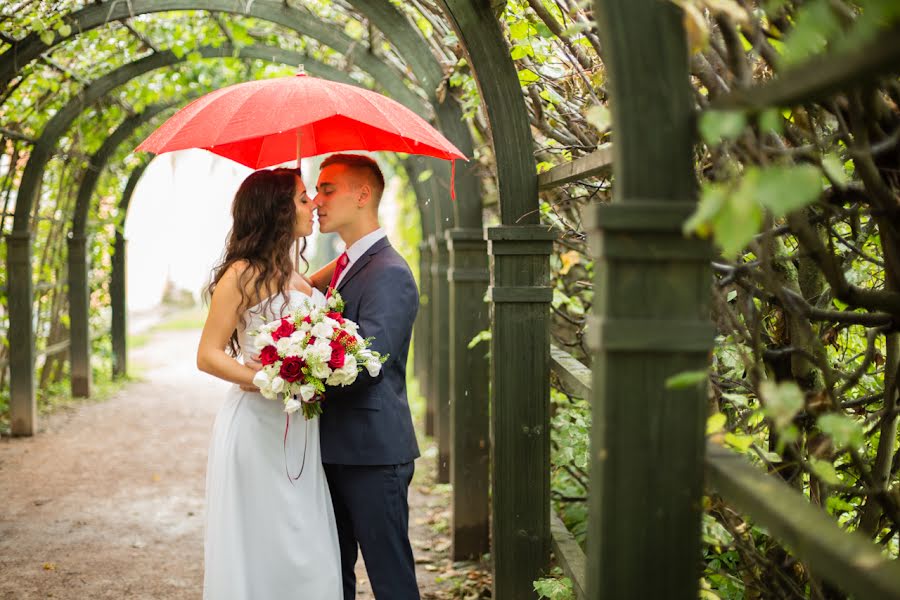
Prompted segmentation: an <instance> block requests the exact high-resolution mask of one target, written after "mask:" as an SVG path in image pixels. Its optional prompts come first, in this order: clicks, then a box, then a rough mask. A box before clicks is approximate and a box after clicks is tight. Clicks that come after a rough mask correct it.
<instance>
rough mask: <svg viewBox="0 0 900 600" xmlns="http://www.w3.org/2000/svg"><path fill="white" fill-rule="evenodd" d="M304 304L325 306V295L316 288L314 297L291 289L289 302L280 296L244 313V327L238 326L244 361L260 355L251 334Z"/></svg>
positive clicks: (288, 294)
mask: <svg viewBox="0 0 900 600" xmlns="http://www.w3.org/2000/svg"><path fill="white" fill-rule="evenodd" d="M303 302H309V303H311V304H312V305H313V306H323V305H324V304H325V294H323V293H322V292H320V291H319V290H317V289H315V288H313V291H312V296H310V295H308V294H305V293H303V292H301V291H300V290H295V289H291V290H288V293H287V301H285V298H284V296H283V295H281V294H278V295H276V296H275V297H274V298H273V299H272V302H271V304H269V300H268V298H267V299H265V300H263V301H262V302H259V303H258V304H256V305H255V306H251V307H250V308H248V309H247V310H246V311H245V312H244V319H243V321H244V324H243V326H241V325H240V324H238V341H240V344H241V355H242V356H243V358H244V360H247V359H248V358H252V357H255V356H256V355H257V354H258V350H257V349H256V345H255V344H254V339H253V337H252V336H251V335H250V334H249V332H251V331H254V330H256V329H258V328H259V327H260V326H261V325H264V324H265V323H268V322H270V321H274V320H276V319H280V318H281V317H283V316H285V315H287V314H288V313H289V312H291V311H292V310H294V309H295V308H297V307H299V306H300V305H301V303H303ZM267 304H268V306H267Z"/></svg>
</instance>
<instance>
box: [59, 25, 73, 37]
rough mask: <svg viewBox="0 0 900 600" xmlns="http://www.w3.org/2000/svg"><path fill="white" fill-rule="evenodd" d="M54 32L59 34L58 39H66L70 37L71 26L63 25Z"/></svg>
mask: <svg viewBox="0 0 900 600" xmlns="http://www.w3.org/2000/svg"><path fill="white" fill-rule="evenodd" d="M56 32H57V33H58V34H59V37H64V38H67V37H69V36H70V35H72V26H71V25H69V24H68V23H64V24H62V25H60V26H59V27H57V28H56Z"/></svg>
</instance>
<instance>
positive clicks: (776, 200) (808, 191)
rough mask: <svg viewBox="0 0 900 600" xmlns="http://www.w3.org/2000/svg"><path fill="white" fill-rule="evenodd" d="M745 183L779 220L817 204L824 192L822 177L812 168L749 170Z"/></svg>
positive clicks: (751, 192) (806, 166) (809, 166)
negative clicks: (814, 203)
mask: <svg viewBox="0 0 900 600" xmlns="http://www.w3.org/2000/svg"><path fill="white" fill-rule="evenodd" d="M751 174H752V175H753V176H751ZM744 183H745V184H746V185H747V186H749V188H748V189H747V193H750V194H753V195H755V197H756V198H757V200H758V201H759V202H760V204H762V205H763V206H765V207H766V208H768V209H769V210H770V211H772V214H773V215H774V216H775V217H776V218H777V217H783V216H784V215H786V214H788V213H790V212H793V211H795V210H799V209H801V208H803V207H804V206H807V205H809V204H811V203H813V202H815V201H816V200H817V199H818V198H819V194H820V193H821V191H822V182H821V173H820V172H819V169H817V168H816V167H814V166H812V165H790V166H773V167H766V168H764V169H756V168H751V169H747V174H746V175H745V177H744ZM742 187H743V186H742Z"/></svg>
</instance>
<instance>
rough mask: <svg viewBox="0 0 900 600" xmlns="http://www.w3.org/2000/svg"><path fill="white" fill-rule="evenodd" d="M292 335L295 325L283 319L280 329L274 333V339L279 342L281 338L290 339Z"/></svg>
mask: <svg viewBox="0 0 900 600" xmlns="http://www.w3.org/2000/svg"><path fill="white" fill-rule="evenodd" d="M292 333H294V324H293V323H291V322H290V321H288V320H287V319H282V320H281V325H279V326H278V329H276V330H275V331H274V332H272V339H273V340H275V341H276V342H277V341H278V340H280V339H281V338H286V337H290V335H291V334H292Z"/></svg>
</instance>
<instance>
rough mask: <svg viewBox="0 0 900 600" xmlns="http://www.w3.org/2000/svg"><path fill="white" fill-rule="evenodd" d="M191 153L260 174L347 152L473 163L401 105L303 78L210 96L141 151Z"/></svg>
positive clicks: (253, 83) (260, 83)
mask: <svg viewBox="0 0 900 600" xmlns="http://www.w3.org/2000/svg"><path fill="white" fill-rule="evenodd" d="M187 148H203V149H206V150H209V151H210V152H213V153H215V154H218V155H220V156H224V157H226V158H230V159H231V160H234V161H237V162H239V163H241V164H242V165H246V166H248V167H250V168H253V169H261V168H264V167H270V166H272V165H277V164H281V163H284V162H286V161H289V160H292V159H295V158H296V159H298V161H299V159H300V158H301V157H304V156H316V155H319V154H326V153H329V152H339V151H344V150H369V151H378V150H390V151H395V152H405V153H408V154H421V155H424V156H433V157H435V158H443V159H446V160H451V161H452V160H453V159H455V158H462V159H465V158H466V157H465V156H464V155H463V153H462V152H460V151H459V150H458V149H457V148H456V146H454V145H453V144H451V143H450V142H449V141H448V140H447V139H446V138H445V137H444V136H443V135H441V134H440V133H439V132H438V131H437V130H436V129H434V127H432V126H431V125H429V124H428V123H427V122H426V121H425V120H424V119H422V118H421V117H419V116H418V115H417V114H416V113H414V112H412V111H411V110H409V109H408V108H406V107H405V106H403V105H402V104H400V103H399V102H396V101H394V100H391V99H390V98H387V97H386V96H382V95H381V94H378V93H376V92H373V91H370V90H365V89H361V88H358V87H355V86H352V85H347V84H344V83H337V82H334V81H328V80H327V79H319V78H317V77H310V76H308V75H305V74H302V73H301V74H299V75H295V76H292V77H278V78H274V79H264V80H261V81H248V82H245V83H239V84H236V85H232V86H228V87H226V88H222V89H220V90H216V91H214V92H211V93H209V94H206V95H205V96H202V97H201V98H198V99H197V100H194V101H193V102H191V103H190V104H188V105H187V106H186V107H184V108H183V109H181V110H180V111H178V112H177V113H175V114H174V115H173V116H172V117H171V118H169V119H168V120H167V121H166V122H165V123H163V124H162V125H161V126H160V127H159V129H157V130H156V131H154V132H153V133H152V134H150V136H149V137H148V138H147V139H146V140H144V141H143V142H142V143H141V145H140V146H138V147H137V150H138V151H146V152H154V153H156V154H161V153H163V152H172V151H174V150H184V149H187ZM451 190H452V186H451Z"/></svg>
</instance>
